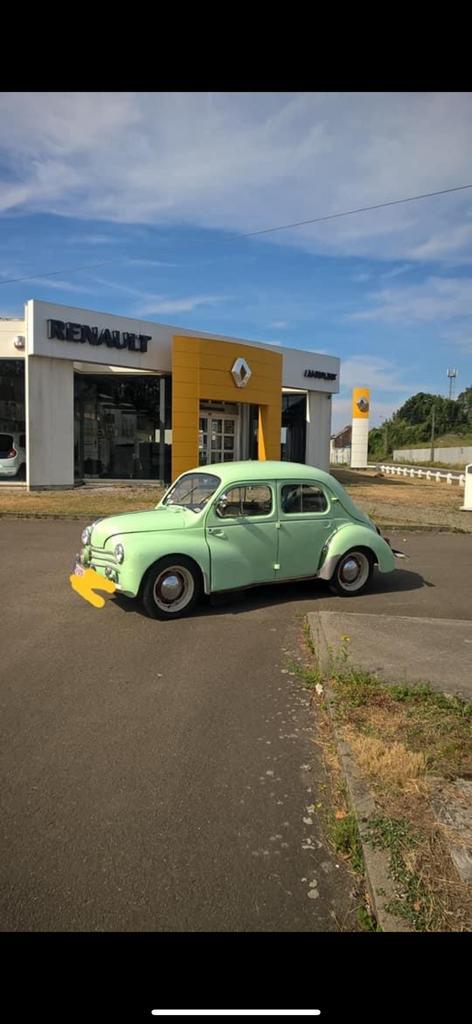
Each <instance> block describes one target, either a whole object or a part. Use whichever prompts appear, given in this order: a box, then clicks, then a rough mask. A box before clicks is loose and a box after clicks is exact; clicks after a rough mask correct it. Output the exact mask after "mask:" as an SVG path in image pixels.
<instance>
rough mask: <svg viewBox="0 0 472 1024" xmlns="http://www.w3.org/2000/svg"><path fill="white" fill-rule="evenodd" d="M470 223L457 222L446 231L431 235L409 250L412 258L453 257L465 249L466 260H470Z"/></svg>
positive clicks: (471, 240)
mask: <svg viewBox="0 0 472 1024" xmlns="http://www.w3.org/2000/svg"><path fill="white" fill-rule="evenodd" d="M471 243H472V224H458V225H456V226H455V227H452V228H450V229H449V230H447V231H443V232H441V233H440V234H437V235H433V236H432V237H431V238H429V239H428V240H427V241H426V242H423V243H422V244H421V245H417V246H416V247H415V248H414V249H412V250H411V252H410V258H411V259H414V260H437V259H440V258H441V257H443V256H449V255H453V256H454V257H455V258H457V257H458V255H459V254H460V253H462V252H463V251H464V250H465V256H466V259H467V262H471V261H472V252H471Z"/></svg>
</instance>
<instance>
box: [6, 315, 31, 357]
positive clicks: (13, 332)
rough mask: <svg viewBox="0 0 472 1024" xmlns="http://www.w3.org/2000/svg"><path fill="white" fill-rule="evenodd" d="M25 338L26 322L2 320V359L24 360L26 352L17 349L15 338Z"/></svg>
mask: <svg viewBox="0 0 472 1024" xmlns="http://www.w3.org/2000/svg"><path fill="white" fill-rule="evenodd" d="M19 334H20V335H22V336H23V337H25V335H26V324H25V321H24V320H1V319H0V359H24V358H25V352H24V350H23V351H21V349H17V348H15V346H14V344H13V338H16V337H17V336H18V335H19Z"/></svg>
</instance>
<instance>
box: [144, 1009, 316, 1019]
mask: <svg viewBox="0 0 472 1024" xmlns="http://www.w3.org/2000/svg"><path fill="white" fill-rule="evenodd" d="M151 1013H152V1014H153V1015H154V1016H155V1017H219V1016H221V1017H319V1016H320V1013H321V1010H151Z"/></svg>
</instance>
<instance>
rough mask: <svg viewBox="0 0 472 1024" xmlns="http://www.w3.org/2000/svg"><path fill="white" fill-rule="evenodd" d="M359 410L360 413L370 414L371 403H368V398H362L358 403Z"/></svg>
mask: <svg viewBox="0 0 472 1024" xmlns="http://www.w3.org/2000/svg"><path fill="white" fill-rule="evenodd" d="M357 408H358V409H359V412H368V411H369V403H368V401H367V398H360V399H359V401H358V403H357Z"/></svg>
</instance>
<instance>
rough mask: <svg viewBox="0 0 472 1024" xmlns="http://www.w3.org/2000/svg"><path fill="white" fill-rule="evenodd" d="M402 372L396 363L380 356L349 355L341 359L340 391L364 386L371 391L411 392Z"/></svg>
mask: <svg viewBox="0 0 472 1024" xmlns="http://www.w3.org/2000/svg"><path fill="white" fill-rule="evenodd" d="M403 372H404V371H403V370H401V369H398V364H397V363H393V362H391V361H390V360H389V359H382V358H381V357H380V356H375V355H357V356H351V357H350V358H349V359H342V360H341V388H342V391H344V390H345V389H346V388H357V387H359V388H360V387H364V388H371V390H372V391H373V392H379V391H387V392H390V393H391V392H395V393H398V394H401V393H403V392H411V384H409V383H408V382H407V381H406V380H404V379H403Z"/></svg>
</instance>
